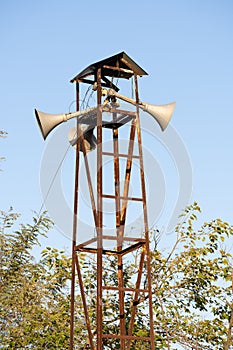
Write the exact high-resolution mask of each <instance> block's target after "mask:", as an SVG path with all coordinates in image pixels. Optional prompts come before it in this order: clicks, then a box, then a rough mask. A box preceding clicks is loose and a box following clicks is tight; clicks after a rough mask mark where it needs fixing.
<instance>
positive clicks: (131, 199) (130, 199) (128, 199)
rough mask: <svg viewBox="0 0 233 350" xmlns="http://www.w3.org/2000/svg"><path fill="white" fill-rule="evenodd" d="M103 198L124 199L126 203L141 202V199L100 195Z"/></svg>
mask: <svg viewBox="0 0 233 350" xmlns="http://www.w3.org/2000/svg"><path fill="white" fill-rule="evenodd" d="M102 197H103V198H109V199H117V198H120V199H124V200H127V201H138V202H143V198H139V197H125V196H114V195H112V194H102Z"/></svg>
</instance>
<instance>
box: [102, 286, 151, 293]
mask: <svg viewBox="0 0 233 350" xmlns="http://www.w3.org/2000/svg"><path fill="white" fill-rule="evenodd" d="M102 288H103V289H105V290H119V291H124V292H141V293H149V290H148V289H141V288H127V287H114V286H103V287H102Z"/></svg>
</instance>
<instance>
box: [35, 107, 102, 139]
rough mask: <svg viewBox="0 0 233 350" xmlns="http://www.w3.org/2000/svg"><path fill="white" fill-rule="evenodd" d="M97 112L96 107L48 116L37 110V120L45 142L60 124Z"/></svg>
mask: <svg viewBox="0 0 233 350" xmlns="http://www.w3.org/2000/svg"><path fill="white" fill-rule="evenodd" d="M96 111H97V108H96V107H93V108H88V109H85V110H83V111H78V112H73V113H67V114H65V113H63V114H48V113H44V112H41V111H38V110H37V109H35V114H36V119H37V122H38V125H39V128H40V131H41V133H42V136H43V138H44V140H45V139H46V137H47V136H48V134H49V133H50V132H51V131H52V130H53V129H54V128H55V127H56V126H57V125H59V124H61V123H63V122H66V121H67V120H69V119H71V118H75V117H81V116H86V115H88V114H90V116H91V115H92V114H94V113H95V112H96Z"/></svg>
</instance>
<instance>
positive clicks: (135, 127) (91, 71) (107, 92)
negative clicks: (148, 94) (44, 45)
mask: <svg viewBox="0 0 233 350" xmlns="http://www.w3.org/2000/svg"><path fill="white" fill-rule="evenodd" d="M143 75H147V73H146V72H145V71H144V70H143V69H142V68H141V67H140V66H139V65H138V64H136V63H135V62H134V61H133V60H132V59H131V58H130V57H129V56H128V55H127V54H126V53H125V52H121V53H119V54H116V55H114V56H112V57H109V58H106V59H104V60H102V61H99V62H96V63H93V64H91V65H90V66H88V67H87V68H85V69H84V70H83V71H82V72H81V73H79V74H78V75H76V76H75V77H74V78H73V79H72V80H71V82H72V83H75V84H76V101H77V102H76V103H77V105H76V109H77V112H74V113H69V114H62V115H48V114H45V113H42V112H39V111H36V117H37V121H38V123H39V126H40V129H41V132H42V135H43V137H44V139H45V138H46V137H47V135H48V133H49V132H50V131H51V130H52V129H53V128H54V127H55V126H56V125H58V124H60V123H62V122H63V121H66V120H67V119H70V118H74V117H76V118H77V127H76V128H75V130H76V138H74V140H73V143H74V144H75V145H76V165H75V167H76V168H75V188H74V209H73V210H74V216H73V238H72V281H71V310H70V350H73V349H75V348H76V346H75V344H74V326H75V321H74V320H75V284H76V278H77V279H78V284H79V289H80V293H81V299H82V304H83V310H84V317H85V322H86V327H87V333H88V338H89V339H88V343H89V349H91V350H102V349H104V345H103V344H104V342H105V344H106V341H108V339H109V341H110V340H111V341H112V340H114V339H116V340H117V342H118V343H119V346H120V349H121V350H125V349H127V350H130V349H132V343H133V342H137V341H140V342H147V343H149V344H150V345H149V346H150V348H151V350H154V349H155V341H154V326H153V306H152V285H151V266H150V247H149V227H148V216H147V202H146V186H145V175H144V165H143V152H142V139H141V127H140V113H139V111H140V109H142V110H144V111H146V112H148V113H149V114H150V115H151V116H152V117H154V118H155V119H156V121H157V122H158V123H159V125H160V127H161V129H162V130H164V129H165V128H166V126H167V124H168V122H169V120H170V118H171V115H172V112H173V109H174V106H175V104H174V103H172V104H169V105H164V106H156V105H149V104H146V103H143V102H140V100H139V91H138V77H141V76H143ZM114 78H116V79H117V80H120V81H121V79H126V80H128V79H129V78H132V79H133V89H134V96H135V100H133V99H130V98H128V97H125V96H123V95H120V94H119V93H118V91H119V87H118V86H116V85H115V84H114V83H113V81H114ZM81 84H88V85H90V86H91V87H92V90H94V91H95V93H96V101H97V104H96V107H93V108H89V109H87V110H85V111H80V105H79V101H80V87H81ZM118 98H119V99H121V100H123V101H125V102H128V103H130V104H131V105H134V106H135V107H134V108H133V109H134V110H133V111H132V108H131V109H130V108H127V107H126V108H125V109H122V108H121V107H120V106H119V104H118V102H117V101H118V100H117V99H118ZM103 99H104V101H103ZM105 112H107V113H108V114H110V115H111V120H110V121H105V120H104V113H105ZM83 125H85V128H83ZM126 125H127V127H128V128H129V131H130V132H129V137H128V140H127V142H128V146H127V149H128V151H127V152H121V151H120V147H119V130H120V128H124V127H125V126H126ZM95 128H96V130H97V132H96V137H95V136H94V134H93V130H94V129H95ZM103 130H106V131H107V130H108V132H109V133H110V135H111V142H112V151H110V152H109V151H106V150H105V149H103V141H104V140H103V136H104V133H103ZM77 135H78V137H77ZM135 146H136V147H137V152H135V148H136V147H135ZM95 148H96V151H95V152H96V161H97V170H96V172H97V174H96V181H95V182H94V183H93V180H92V177H91V174H90V164H89V159H88V157H89V156H88V152H89V151H91V150H94V149H95ZM82 153H83V157H84V158H83V159H84V165H85V174H86V179H87V183H88V189H89V194H90V202H91V211H92V214H93V218H94V226H95V232H96V234H95V235H93V237H89V238H88V239H87V240H84V241H82V242H80V241H79V242H78V240H77V236H79V227H78V208H79V196H80V192H79V175H80V160H81V159H80V157H81V154H82ZM105 157H108V159H111V162H112V163H113V164H114V165H113V169H114V171H113V178H112V179H108V181H112V184H113V189H114V190H113V193H106V191H105V189H104V186H103V163H104V158H105ZM121 159H124V161H125V167H124V177H123V179H124V180H123V185H122V182H121V176H120V175H121V167H120V162H121ZM134 160H137V162H138V169H139V171H138V176H139V180H140V181H139V183H140V187H141V188H140V195H139V196H136V197H133V196H130V191H129V189H130V183H131V179H132V168H133V162H134ZM120 187H121V188H120ZM104 199H108V200H112V201H113V202H114V208H115V210H114V216H115V219H114V221H115V224H114V226H115V227H114V230H113V233H112V232H111V234H108V233H106V232H107V229H106V228H105V222H104V215H105V213H104V207H103V200H104ZM130 202H134V203H137V204H138V205H140V206H141V210H142V212H143V220H142V221H143V223H142V224H143V225H142V226H143V229H142V235H136V236H134V237H132V235H128V234H127V232H126V221H127V212H128V211H127V210H128V205H129V203H130ZM108 242H111V244H112V246H111V247H110V248H109V244H108ZM135 251H136V252H137V254H139V256H140V258H139V264H138V268H137V275H136V278H135V280H134V285H133V286H132V287H127V286H125V283H124V262H123V259H124V258H125V257H126V256H128V254H129V253H132V252H135ZM83 252H84V253H85V254H86V255H88V254H95V255H96V271H97V273H96V281H97V290H96V330H95V332H94V330H93V329H92V327H91V322H90V316H89V312H88V302H87V300H86V295H85V286H84V283H83V276H82V268H81V265H80V259H79V254H80V253H83ZM105 256H106V257H108V256H114V257H115V259H116V266H115V270H116V275H117V285H114V286H113V285H111V286H109V285H105V284H104V281H103V258H104V257H105ZM144 274H146V283H142V279H143V275H144ZM106 291H115V292H116V294H117V297H118V301H119V315H118V320H117V324H118V332H117V333H116V334H113V333H110V332H103V321H104V320H103V306H104V305H103V294H104V293H105V292H106ZM126 293H130V294H131V300H132V302H131V310H130V318H129V319H128V320H127V325H126V317H125V315H126V313H125V294H126ZM142 295H144V298H142V297H141V296H142ZM142 299H143V300H147V306H146V308H147V310H148V315H149V317H148V320H149V324H148V334H147V336H138V335H135V333H134V324H135V318H136V315H137V307H138V304H139V302H141V300H142Z"/></svg>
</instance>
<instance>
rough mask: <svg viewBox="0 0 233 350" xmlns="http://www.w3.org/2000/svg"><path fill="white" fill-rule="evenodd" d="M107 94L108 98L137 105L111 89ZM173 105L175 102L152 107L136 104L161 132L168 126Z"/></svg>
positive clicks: (143, 103)
mask: <svg viewBox="0 0 233 350" xmlns="http://www.w3.org/2000/svg"><path fill="white" fill-rule="evenodd" d="M107 93H108V96H109V97H110V98H112V97H114V96H115V97H117V98H119V99H121V100H123V101H126V102H128V103H131V104H133V105H137V102H136V101H135V100H133V99H132V98H129V97H126V96H123V95H120V94H118V93H117V92H116V91H115V90H113V89H109V90H108V92H107ZM175 105H176V102H172V103H169V104H166V105H152V104H149V103H146V102H139V103H138V106H139V108H141V109H142V110H143V111H145V112H147V113H149V114H150V115H151V116H152V117H153V118H154V119H155V120H156V121H157V122H158V124H159V126H160V127H161V129H162V131H164V130H165V129H166V127H167V126H168V124H169V122H170V119H171V117H172V114H173V111H174V109H175Z"/></svg>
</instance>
